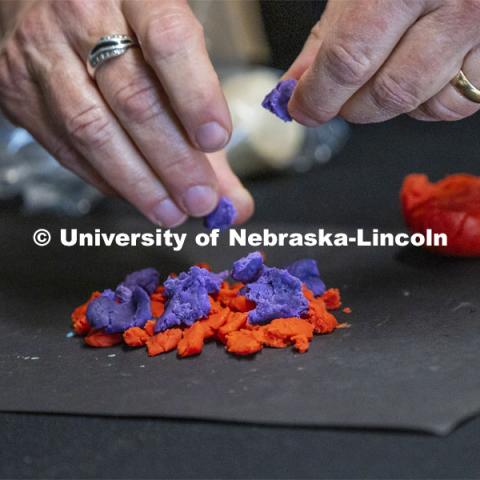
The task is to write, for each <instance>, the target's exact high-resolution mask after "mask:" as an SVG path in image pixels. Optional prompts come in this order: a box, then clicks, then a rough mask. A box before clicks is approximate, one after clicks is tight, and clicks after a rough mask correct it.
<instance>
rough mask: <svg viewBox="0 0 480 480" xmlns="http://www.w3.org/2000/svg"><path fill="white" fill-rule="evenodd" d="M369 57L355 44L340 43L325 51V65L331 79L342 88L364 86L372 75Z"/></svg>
mask: <svg viewBox="0 0 480 480" xmlns="http://www.w3.org/2000/svg"><path fill="white" fill-rule="evenodd" d="M370 67H371V62H370V59H369V58H368V56H367V55H366V54H365V53H364V52H363V51H362V50H361V48H359V47H358V46H355V44H350V42H338V43H335V44H333V45H331V46H330V47H328V48H327V49H326V50H325V63H324V65H323V66H322V68H326V69H327V72H328V74H329V75H330V77H331V78H332V79H333V80H334V81H335V82H336V83H338V84H340V85H342V86H346V87H348V86H358V85H362V84H363V83H364V82H365V81H366V80H367V79H368V75H369V73H370Z"/></svg>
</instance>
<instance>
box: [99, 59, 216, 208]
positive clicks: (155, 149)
mask: <svg viewBox="0 0 480 480" xmlns="http://www.w3.org/2000/svg"><path fill="white" fill-rule="evenodd" d="M96 80H97V84H98V87H99V89H100V91H101V92H102V94H103V97H104V99H105V100H106V102H107V103H108V104H109V106H110V108H111V109H112V110H113V112H114V114H115V115H116V117H117V119H118V120H119V122H120V123H121V125H122V126H123V128H124V129H125V130H126V131H127V132H128V134H129V136H130V138H131V139H132V140H133V142H134V143H135V145H136V146H137V148H138V149H139V150H140V151H141V153H142V154H143V157H144V158H145V160H146V162H147V163H148V164H149V165H150V167H151V169H152V170H153V171H154V172H155V174H156V175H157V176H158V178H159V179H160V180H161V182H162V184H163V185H164V186H165V187H166V189H167V190H168V192H169V193H170V196H171V197H172V198H173V200H174V201H175V203H176V204H177V205H178V206H179V207H180V208H181V209H182V210H183V211H184V212H185V213H187V214H189V215H192V216H196V217H200V216H203V215H206V214H207V213H210V212H211V211H212V210H213V208H215V205H216V204H217V202H218V194H217V190H218V184H217V179H216V177H215V173H214V172H213V170H212V168H211V165H210V163H209V162H208V160H207V158H206V155H205V154H204V153H203V152H200V151H198V150H196V149H195V148H193V147H192V146H191V145H190V142H189V141H188V138H186V136H185V133H184V131H183V129H182V127H181V125H179V123H178V120H177V118H176V117H175V114H174V113H173V112H172V110H171V109H170V107H169V105H168V99H167V98H166V96H165V94H164V93H163V91H162V87H161V85H159V83H158V81H157V79H156V78H155V75H154V74H153V72H152V71H151V69H150V68H149V67H148V66H147V65H146V64H145V63H144V61H143V59H142V56H141V54H140V52H139V51H138V50H131V51H130V52H128V53H127V54H125V55H124V56H122V57H121V58H118V59H116V60H113V61H110V62H109V63H108V64H105V65H104V66H102V68H100V69H99V71H98V73H97V76H96Z"/></svg>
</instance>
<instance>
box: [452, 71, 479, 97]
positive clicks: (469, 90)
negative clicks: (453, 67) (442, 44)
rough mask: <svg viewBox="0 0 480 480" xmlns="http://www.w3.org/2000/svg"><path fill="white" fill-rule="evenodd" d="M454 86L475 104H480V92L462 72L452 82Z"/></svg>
mask: <svg viewBox="0 0 480 480" xmlns="http://www.w3.org/2000/svg"><path fill="white" fill-rule="evenodd" d="M452 85H453V86H454V87H455V88H456V89H457V90H458V91H459V92H460V93H461V94H462V95H463V96H464V97H465V98H468V99H469V100H471V101H472V102H475V103H480V90H479V89H478V88H477V87H476V86H475V85H473V84H472V83H471V82H470V80H469V79H468V78H467V77H466V76H465V74H464V73H463V72H462V71H461V70H460V71H459V72H458V73H457V74H456V75H455V77H454V78H453V80H452Z"/></svg>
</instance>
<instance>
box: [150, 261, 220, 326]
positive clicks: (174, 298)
mask: <svg viewBox="0 0 480 480" xmlns="http://www.w3.org/2000/svg"><path fill="white" fill-rule="evenodd" d="M225 276H226V273H225V274H216V273H212V272H209V271H208V270H207V269H205V268H200V267H196V266H194V267H191V268H190V269H189V270H188V272H182V273H181V274H180V275H179V276H178V277H174V278H168V279H167V280H166V281H165V284H164V285H165V296H166V297H167V302H166V304H165V312H164V313H163V315H162V316H161V317H160V318H159V319H158V320H157V323H156V325H155V332H163V331H164V330H166V329H167V328H170V327H174V326H178V325H186V326H190V325H192V324H193V323H194V322H196V321H197V320H199V319H201V318H205V317H206V316H207V315H208V314H209V313H210V308H211V307H210V299H209V297H208V294H209V293H218V292H219V290H220V285H221V284H222V282H223V279H224V278H225Z"/></svg>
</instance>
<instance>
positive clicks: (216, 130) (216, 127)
mask: <svg viewBox="0 0 480 480" xmlns="http://www.w3.org/2000/svg"><path fill="white" fill-rule="evenodd" d="M228 138H229V135H228V132H227V131H226V130H225V129H224V128H223V127H222V126H221V125H220V124H218V123H217V122H209V123H205V124H203V125H202V126H201V127H199V128H198V129H197V131H196V133H195V140H196V141H197V143H198V146H199V147H200V148H201V149H202V150H204V151H205V152H215V151H217V150H220V149H222V148H223V147H224V146H225V145H226V144H227V142H228Z"/></svg>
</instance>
